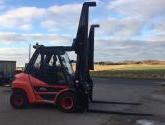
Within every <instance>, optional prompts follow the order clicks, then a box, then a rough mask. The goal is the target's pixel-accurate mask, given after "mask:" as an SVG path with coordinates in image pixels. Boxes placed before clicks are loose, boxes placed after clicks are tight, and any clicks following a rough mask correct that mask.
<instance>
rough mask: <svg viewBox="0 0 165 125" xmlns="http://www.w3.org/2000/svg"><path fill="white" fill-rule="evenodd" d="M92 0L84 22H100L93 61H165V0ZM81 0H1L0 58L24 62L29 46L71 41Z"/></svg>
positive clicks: (67, 43)
mask: <svg viewBox="0 0 165 125" xmlns="http://www.w3.org/2000/svg"><path fill="white" fill-rule="evenodd" d="M94 1H96V2H97V7H95V8H90V18H89V21H90V24H100V28H98V29H97V30H96V35H95V61H114V62H117V61H123V60H148V59H152V60H165V23H164V22H165V0H94ZM83 2H85V1H83V0H0V60H16V61H17V66H23V65H24V63H26V62H28V47H29V44H31V45H34V44H35V43H36V42H38V43H40V44H44V45H46V46H58V45H61V46H65V45H71V44H72V42H73V39H74V37H75V36H76V32H77V27H78V21H79V16H80V12H81V7H82V3H83ZM33 51H34V50H33ZM70 56H71V59H74V58H75V55H74V53H70Z"/></svg>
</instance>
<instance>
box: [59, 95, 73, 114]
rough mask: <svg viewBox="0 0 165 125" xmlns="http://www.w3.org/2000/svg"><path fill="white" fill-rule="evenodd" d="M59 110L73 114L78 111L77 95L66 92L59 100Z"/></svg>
mask: <svg viewBox="0 0 165 125" xmlns="http://www.w3.org/2000/svg"><path fill="white" fill-rule="evenodd" d="M57 108H58V109H59V110H61V111H63V112H67V113H71V112H75V110H76V100H75V95H74V94H73V93H72V92H65V93H63V94H61V95H59V97H58V99H57Z"/></svg>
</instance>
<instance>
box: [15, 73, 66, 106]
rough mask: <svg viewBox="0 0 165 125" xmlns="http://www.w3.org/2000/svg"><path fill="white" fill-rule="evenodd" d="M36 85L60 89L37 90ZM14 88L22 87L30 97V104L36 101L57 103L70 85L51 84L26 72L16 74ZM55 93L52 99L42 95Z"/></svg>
mask: <svg viewBox="0 0 165 125" xmlns="http://www.w3.org/2000/svg"><path fill="white" fill-rule="evenodd" d="M35 87H43V88H44V87H46V88H51V89H58V90H60V91H53V92H49V91H40V92H39V91H36V90H35V89H34V88H35ZM12 89H21V90H23V91H24V92H25V93H26V94H27V97H28V101H29V103H30V104H35V103H55V102H56V99H57V97H58V96H59V95H60V94H62V93H63V92H66V91H69V87H68V85H57V84H54V85H49V84H47V83H45V82H43V81H40V80H39V79H36V78H35V77H33V76H31V75H29V74H26V73H20V74H17V75H16V76H15V80H14V81H13V83H12ZM47 94H48V95H55V96H54V98H53V99H52V100H46V99H44V98H43V97H42V95H47Z"/></svg>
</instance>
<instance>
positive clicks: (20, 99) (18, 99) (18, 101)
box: [13, 95, 24, 106]
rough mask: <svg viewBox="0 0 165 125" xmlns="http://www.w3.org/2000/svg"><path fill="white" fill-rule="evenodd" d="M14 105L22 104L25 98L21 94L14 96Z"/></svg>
mask: <svg viewBox="0 0 165 125" xmlns="http://www.w3.org/2000/svg"><path fill="white" fill-rule="evenodd" d="M13 101H14V105H16V106H21V105H23V103H24V98H23V97H22V96H21V95H16V96H14V100H13Z"/></svg>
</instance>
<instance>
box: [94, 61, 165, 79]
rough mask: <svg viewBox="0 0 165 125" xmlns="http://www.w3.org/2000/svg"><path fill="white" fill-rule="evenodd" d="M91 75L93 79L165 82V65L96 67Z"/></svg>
mask: <svg viewBox="0 0 165 125" xmlns="http://www.w3.org/2000/svg"><path fill="white" fill-rule="evenodd" d="M91 75H92V76H93V77H104V78H136V79H162V80H165V65H159V64H157V65H151V64H128V65H95V71H91Z"/></svg>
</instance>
